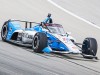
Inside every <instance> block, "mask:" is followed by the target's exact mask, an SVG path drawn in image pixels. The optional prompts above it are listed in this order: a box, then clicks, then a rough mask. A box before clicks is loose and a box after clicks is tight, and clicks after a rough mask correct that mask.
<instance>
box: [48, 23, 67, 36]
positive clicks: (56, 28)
mask: <svg viewBox="0 0 100 75" xmlns="http://www.w3.org/2000/svg"><path fill="white" fill-rule="evenodd" d="M46 26H47V28H48V29H49V31H50V32H51V33H54V34H65V31H64V29H63V27H62V25H60V24H46Z"/></svg>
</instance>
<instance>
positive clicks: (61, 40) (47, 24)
mask: <svg viewBox="0 0 100 75" xmlns="http://www.w3.org/2000/svg"><path fill="white" fill-rule="evenodd" d="M20 23H24V25H25V28H24V29H23V28H21V24H20ZM33 24H36V25H35V26H32V25H33ZM1 38H2V40H3V41H8V42H12V43H15V44H18V45H21V46H29V47H32V49H33V50H34V51H35V52H38V53H43V52H45V53H52V52H53V53H68V54H81V55H82V56H83V57H85V58H96V59H97V57H96V53H97V41H96V39H95V38H85V40H84V41H83V43H76V41H75V39H74V38H73V37H72V36H70V35H69V34H68V33H66V32H65V31H64V29H63V26H62V25H60V24H55V23H53V21H52V18H51V14H48V16H47V18H46V19H45V20H44V21H43V22H41V23H36V22H29V21H20V20H8V21H6V22H5V23H4V24H3V26H2V30H1ZM80 45H81V46H80Z"/></svg>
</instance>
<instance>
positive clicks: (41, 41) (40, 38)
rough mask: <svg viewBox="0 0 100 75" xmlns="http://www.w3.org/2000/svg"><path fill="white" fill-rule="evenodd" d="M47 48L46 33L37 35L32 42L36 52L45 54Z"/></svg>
mask: <svg viewBox="0 0 100 75" xmlns="http://www.w3.org/2000/svg"><path fill="white" fill-rule="evenodd" d="M45 47H47V36H46V34H45V33H41V32H38V33H36V34H35V36H34V38H33V42H32V49H33V50H34V52H37V53H43V51H42V50H43V49H44V48H45Z"/></svg>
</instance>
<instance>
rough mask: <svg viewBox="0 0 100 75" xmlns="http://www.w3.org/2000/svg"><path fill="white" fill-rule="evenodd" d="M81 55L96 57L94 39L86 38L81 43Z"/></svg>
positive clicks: (95, 42)
mask: <svg viewBox="0 0 100 75" xmlns="http://www.w3.org/2000/svg"><path fill="white" fill-rule="evenodd" d="M82 50H83V51H82V53H83V54H87V55H93V56H96V54H97V41H96V39H95V38H86V39H85V40H84V41H83V45H82Z"/></svg>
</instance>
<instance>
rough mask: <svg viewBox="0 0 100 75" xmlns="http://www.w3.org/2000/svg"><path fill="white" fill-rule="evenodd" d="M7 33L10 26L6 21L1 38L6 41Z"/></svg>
mask: <svg viewBox="0 0 100 75" xmlns="http://www.w3.org/2000/svg"><path fill="white" fill-rule="evenodd" d="M7 33H8V27H7V25H6V22H5V23H4V25H3V26H2V29H1V38H2V40H3V41H6V37H7Z"/></svg>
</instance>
